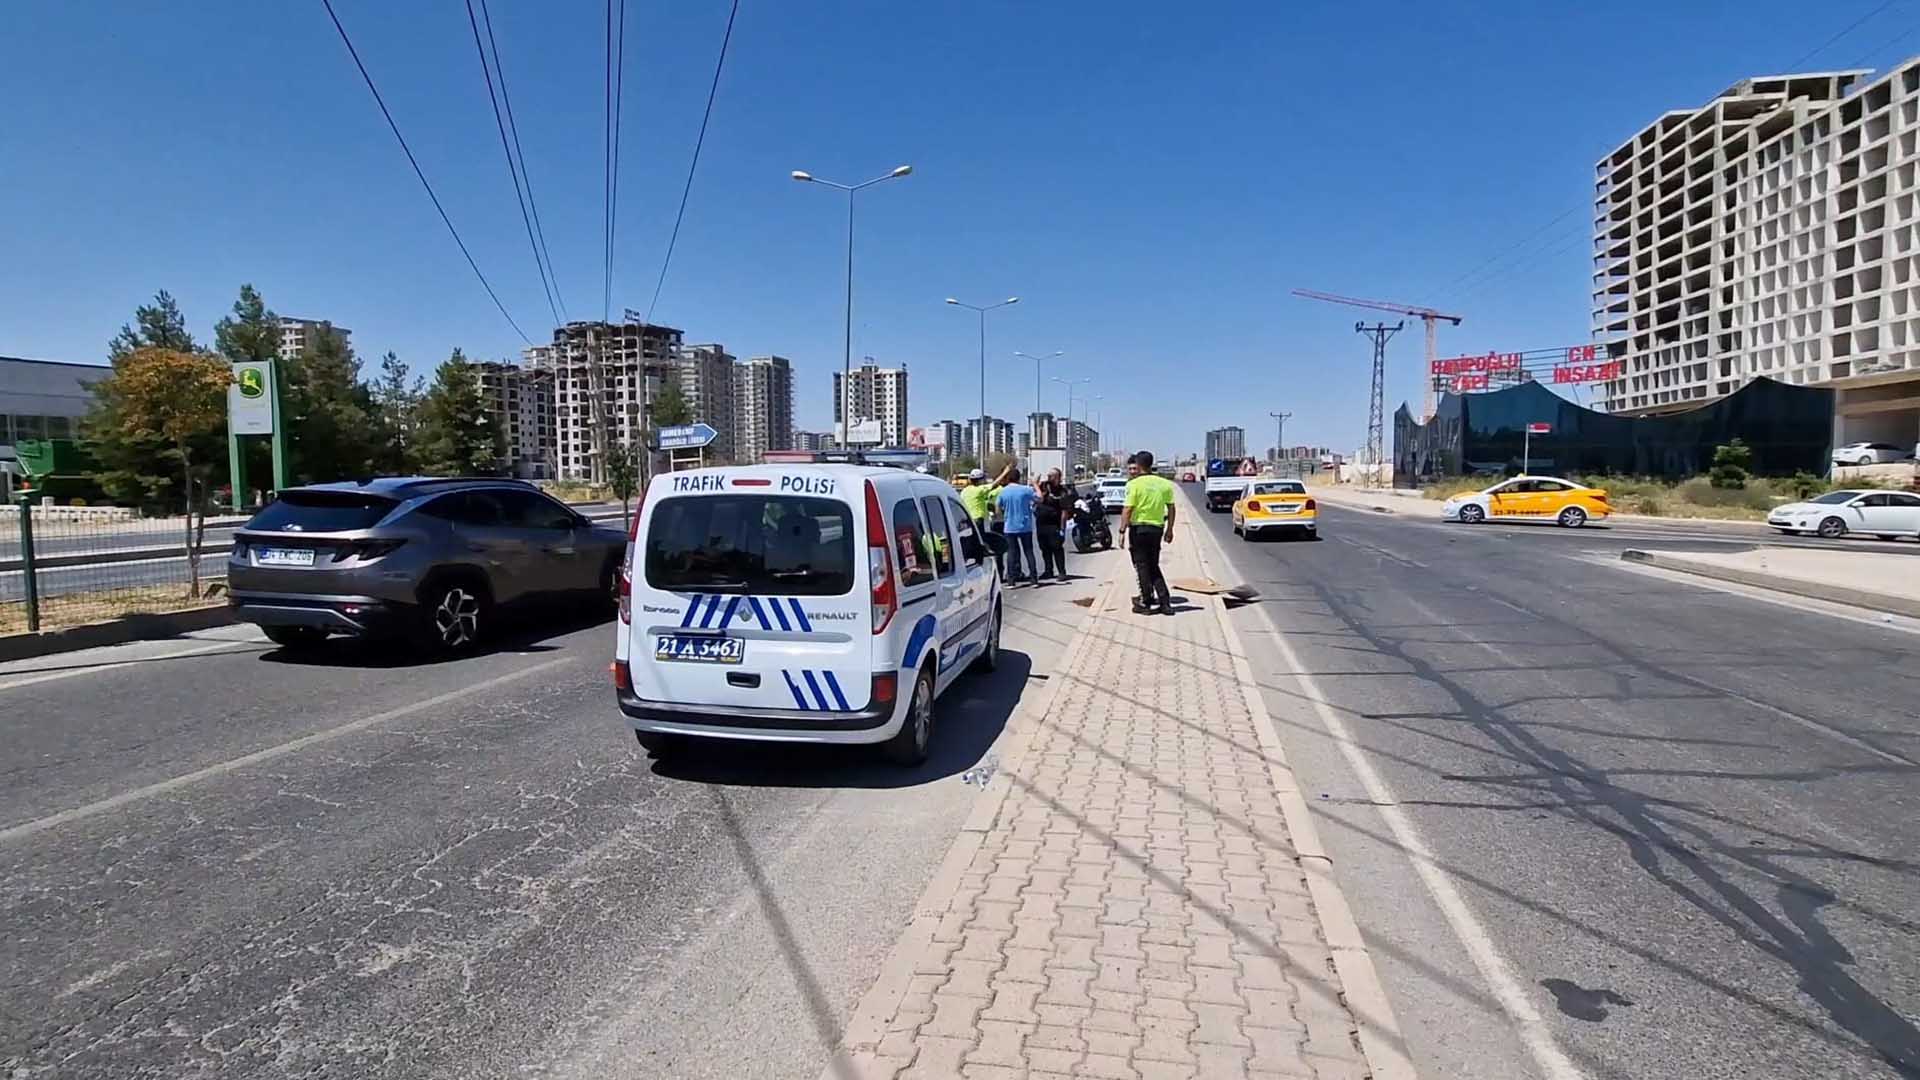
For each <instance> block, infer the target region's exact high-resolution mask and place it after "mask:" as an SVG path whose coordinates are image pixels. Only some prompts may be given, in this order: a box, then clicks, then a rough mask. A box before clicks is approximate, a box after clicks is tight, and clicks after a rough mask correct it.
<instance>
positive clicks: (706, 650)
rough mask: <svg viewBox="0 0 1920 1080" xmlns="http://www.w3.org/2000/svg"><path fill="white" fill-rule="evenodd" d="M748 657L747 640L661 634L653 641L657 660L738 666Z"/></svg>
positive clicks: (654, 654) (699, 635) (700, 635)
mask: <svg viewBox="0 0 1920 1080" xmlns="http://www.w3.org/2000/svg"><path fill="white" fill-rule="evenodd" d="M746 657H747V639H745V638H737V637H707V636H705V635H702V634H660V635H658V636H656V637H655V638H654V639H653V658H654V659H655V660H682V661H687V662H690V663H695V664H737V663H739V662H740V661H742V660H744V659H746Z"/></svg>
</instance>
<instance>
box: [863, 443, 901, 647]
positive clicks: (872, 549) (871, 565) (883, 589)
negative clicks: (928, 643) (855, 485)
mask: <svg viewBox="0 0 1920 1080" xmlns="http://www.w3.org/2000/svg"><path fill="white" fill-rule="evenodd" d="M866 487H867V580H868V581H871V582H872V583H873V632H874V633H876V634H878V633H880V632H881V631H883V630H885V629H886V628H887V624H888V623H890V622H892V621H893V613H894V612H896V611H898V610H900V600H899V596H898V594H897V593H896V592H895V591H894V588H893V559H892V557H891V556H890V555H889V554H888V553H887V547H888V544H887V520H886V519H885V518H883V517H881V516H880V496H879V494H877V493H876V492H875V491H874V490H873V481H871V480H869V481H867V484H866Z"/></svg>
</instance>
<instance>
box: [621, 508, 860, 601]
mask: <svg viewBox="0 0 1920 1080" xmlns="http://www.w3.org/2000/svg"><path fill="white" fill-rule="evenodd" d="M646 545H647V546H646V553H645V556H646V557H645V565H646V576H647V584H648V585H650V586H652V587H653V588H656V589H667V590H672V591H677V592H739V593H747V594H758V595H774V596H842V595H844V594H846V593H849V592H852V591H853V577H854V565H853V512H852V511H851V510H849V509H847V506H846V504H845V503H841V502H837V501H835V500H833V499H808V498H797V497H794V496H791V495H744V494H741V495H736V494H726V495H699V496H691V497H682V498H673V499H665V500H662V501H661V502H660V504H659V505H658V506H656V507H655V508H654V511H653V518H652V520H651V521H650V523H649V524H648V526H647V540H646Z"/></svg>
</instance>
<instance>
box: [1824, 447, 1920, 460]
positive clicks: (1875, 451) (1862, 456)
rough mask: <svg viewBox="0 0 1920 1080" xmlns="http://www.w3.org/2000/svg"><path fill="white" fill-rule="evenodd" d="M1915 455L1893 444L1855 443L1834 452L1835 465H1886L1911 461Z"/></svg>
mask: <svg viewBox="0 0 1920 1080" xmlns="http://www.w3.org/2000/svg"><path fill="white" fill-rule="evenodd" d="M1911 460H1913V455H1912V454H1910V453H1908V452H1907V451H1905V450H1903V449H1901V448H1900V447H1898V446H1895V445H1893V444H1892V443H1883V442H1855V443H1848V444H1847V445H1845V446H1843V447H1841V448H1840V449H1838V450H1835V451H1834V452H1833V463H1834V464H1835V465H1884V464H1887V463H1888V462H1894V461H1911Z"/></svg>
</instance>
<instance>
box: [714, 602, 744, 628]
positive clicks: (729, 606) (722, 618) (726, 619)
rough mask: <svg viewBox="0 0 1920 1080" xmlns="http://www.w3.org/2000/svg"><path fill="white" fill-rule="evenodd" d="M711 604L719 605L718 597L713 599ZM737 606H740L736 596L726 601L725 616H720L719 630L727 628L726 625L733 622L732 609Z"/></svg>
mask: <svg viewBox="0 0 1920 1080" xmlns="http://www.w3.org/2000/svg"><path fill="white" fill-rule="evenodd" d="M713 602H714V603H716V604H717V603H719V602H720V599H719V597H715V598H714V601H713ZM739 606H740V598H739V597H738V596H734V597H729V598H728V599H727V613H726V614H725V615H722V616H720V629H722V630H725V629H726V628H727V624H728V623H730V622H732V621H733V609H734V608H737V607H739Z"/></svg>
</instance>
